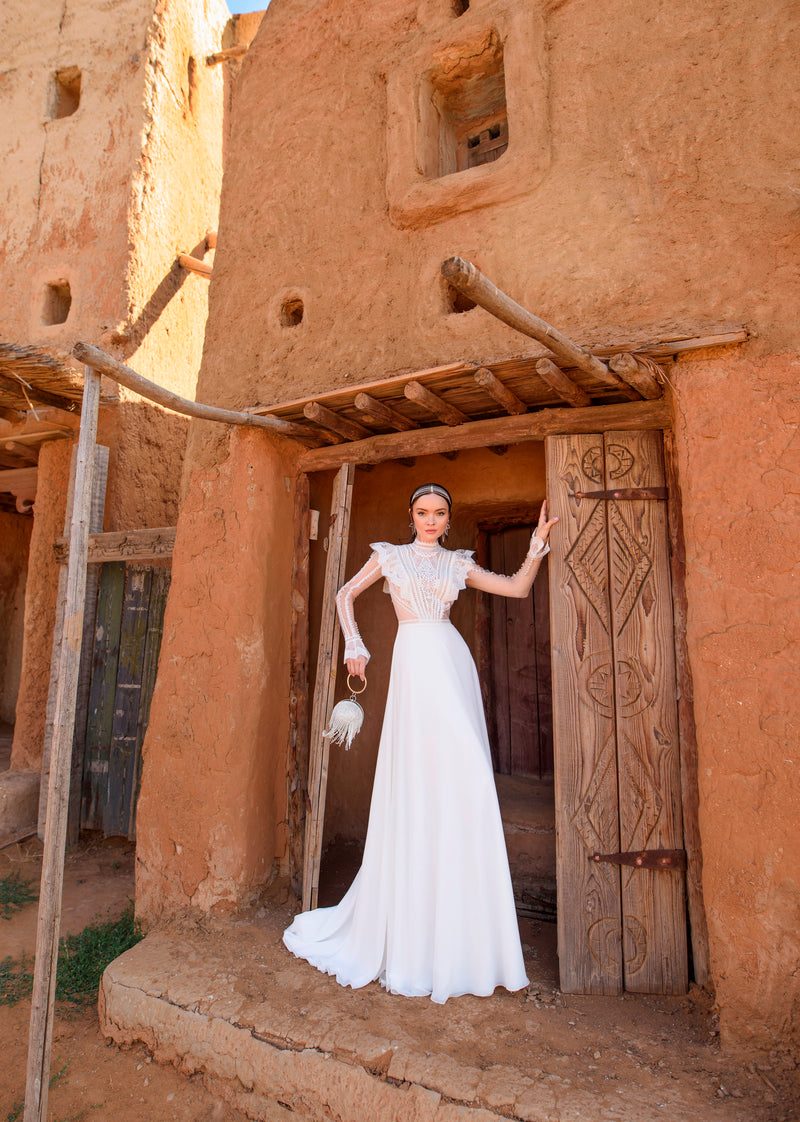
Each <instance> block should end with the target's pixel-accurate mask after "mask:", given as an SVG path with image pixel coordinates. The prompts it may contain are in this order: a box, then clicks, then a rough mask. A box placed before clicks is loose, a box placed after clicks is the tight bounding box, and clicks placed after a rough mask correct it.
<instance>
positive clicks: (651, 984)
mask: <svg viewBox="0 0 800 1122" xmlns="http://www.w3.org/2000/svg"><path fill="white" fill-rule="evenodd" d="M604 445H605V457H604V458H605V473H604V483H603V486H604V487H605V488H606V489H612V488H617V487H622V488H639V487H663V486H664V481H665V477H664V459H663V445H662V439H661V434H660V433H659V432H653V431H650V432H616V433H615V432H608V433H606V434H605V438H604ZM607 506H608V523H609V557H610V566H611V591H612V595H611V614H612V620H613V634H614V653H615V658H614V668H615V673H614V695H615V697H614V700H615V710H616V724H617V769H618V774H619V794H620V805H619V810H620V848H621V849H622V850H623V851H624V852H631V851H633V850H637V849H681V848H682V847H683V830H682V822H681V818H682V815H681V800H680V790H681V786H680V761H679V751H678V726H677V705H676V698H675V644H674V639H673V633H672V631H673V623H672V589H671V583H670V572H669V556H668V552H667V515H666V503H665V502H662V501H655V500H652V499H645V500H635V501H631V500H628V501H624V502H613V501H612V502H609V503H608V504H607ZM621 874H622V902H623V917H622V931H623V941H624V954H623V961H624V969H625V989H626V990H629V991H633V992H636V993H683V992H684V991H685V989H686V979H687V974H688V964H687V952H686V918H685V903H684V878H683V874H682V873H678V872H664V871H658V870H652V869H637V868H632V867H630V866H623V867H622V870H621Z"/></svg>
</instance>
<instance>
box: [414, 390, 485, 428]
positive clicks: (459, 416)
mask: <svg viewBox="0 0 800 1122" xmlns="http://www.w3.org/2000/svg"><path fill="white" fill-rule="evenodd" d="M403 393H404V394H405V395H406V397H407V398H408V399H409V400H410V401H416V403H417V405H421V406H422V408H423V409H427V410H428V412H429V413H433V415H434V417H438V418H439V420H440V421H444V423H445V424H446V425H463V424H466V422H467V421H469V417H468V416H467V415H466V413H462V412H461V410H460V409H456V407H455V405H450V403H449V402H447V401H445V400H444V398H443V397H439V395H438V394H436V393H433V391H432V390H429V389H428V387H427V386H423V384H422V383H421V382H408V383H406V386H405V388H404V389H403Z"/></svg>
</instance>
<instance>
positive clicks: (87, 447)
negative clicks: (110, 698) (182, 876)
mask: <svg viewBox="0 0 800 1122" xmlns="http://www.w3.org/2000/svg"><path fill="white" fill-rule="evenodd" d="M99 407H100V376H99V375H98V374H95V372H94V371H93V370H91V369H89V368H87V369H86V371H85V374H84V386H83V406H82V409H81V427H80V431H79V435H78V455H77V462H76V467H75V486H74V493H73V501H72V519H71V522H70V531H69V539H70V551H69V563H68V565H67V596H66V607H65V613H64V639H63V642H62V644H61V660H60V670H59V680H58V694H57V696H56V705H55V718H54V735H53V748H52V759H51V765H50V782H49V796H48V802H47V805H48V813H47V822H46V825H45V834H44V853H43V856H42V881H41V890H40V893H39V917H38V922H37V928H36V962H35V965H34V974H33V996H32V999H31V1021H30V1032H29V1036H28V1070H27V1077H26V1084H25V1113H24V1115H23V1122H46V1119H47V1094H48V1090H49V1083H50V1052H51V1048H52V1042H53V1017H54V1007H55V992H56V964H57V961H58V935H59V928H60V922H61V893H62V889H63V885H64V845H65V841H66V834H67V815H68V812H69V780H70V761H71V755H72V735H73V729H74V725H75V699H76V695H77V689H78V670H79V667H80V657H81V637H82V632H83V613H84V604H85V601H86V565H87V562H86V554H87V549H88V543H89V519H90V514H91V506H92V489H93V482H94V480H93V475H94V463H95V455H94V445H95V438H96V435H97V417H98V412H99Z"/></svg>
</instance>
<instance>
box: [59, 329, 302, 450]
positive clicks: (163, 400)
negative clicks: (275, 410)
mask: <svg viewBox="0 0 800 1122" xmlns="http://www.w3.org/2000/svg"><path fill="white" fill-rule="evenodd" d="M72 353H73V354H74V355H75V357H76V358H77V359H80V361H81V362H84V363H86V365H87V366H91V368H92V369H93V370H96V371H97V373H98V374H105V375H106V376H107V377H109V378H113V379H114V381H115V382H119V384H120V385H121V386H127V388H128V389H129V390H133V391H134V393H138V394H140V395H141V396H142V397H146V398H148V400H149V401H155V402H156V404H158V405H163V406H164V408H165V409H171V410H172V411H173V413H183V414H185V416H187V417H199V418H200V420H204V421H221V422H222V423H223V424H226V425H251V426H252V427H254V428H259V429H269V430H270V431H271V432H278V433H282V434H283V435H284V436H294V437H297V438H298V439H299V440H305V441H307V442H311V443H314V444H317V443H319V439H318V437H317V436H316V434H315V433H313V432H312V431H311V430H310V429H309V428H307V427H306V426H305V425H297V424H295V423H294V422H293V421H283V420H281V419H280V417H261V416H258V415H257V414H255V413H239V412H237V411H236V410H234V409H217V408H216V406H214V405H201V404H200V402H199V401H188V400H187V399H186V398H185V397H179V396H178V394H176V393H173V392H172V391H171V390H165V389H164V387H163V386H157V385H156V384H155V382H151V381H150V380H149V379H148V378H143V377H142V375H141V374H137V373H136V371H135V370H131V368H130V366H125V365H124V363H122V362H117V360H116V359H115V358H112V357H111V355H107V354H106V353H105V352H104V351H101V350H98V348H97V347H91V346H89V344H88V343H80V342H79V343H76V344H75V346H74V347H73V348H72Z"/></svg>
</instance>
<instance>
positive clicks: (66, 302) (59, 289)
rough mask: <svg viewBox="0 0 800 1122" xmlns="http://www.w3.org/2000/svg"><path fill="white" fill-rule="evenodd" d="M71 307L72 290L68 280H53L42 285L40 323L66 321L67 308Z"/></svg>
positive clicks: (48, 324)
mask: <svg viewBox="0 0 800 1122" xmlns="http://www.w3.org/2000/svg"><path fill="white" fill-rule="evenodd" d="M71 307H72V290H71V289H70V286H69V281H68V280H58V281H53V283H52V284H46V285H45V286H44V298H43V300H42V323H43V324H45V325H47V326H52V325H53V324H56V323H66V322H67V316H68V315H69V310H70V308H71Z"/></svg>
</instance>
